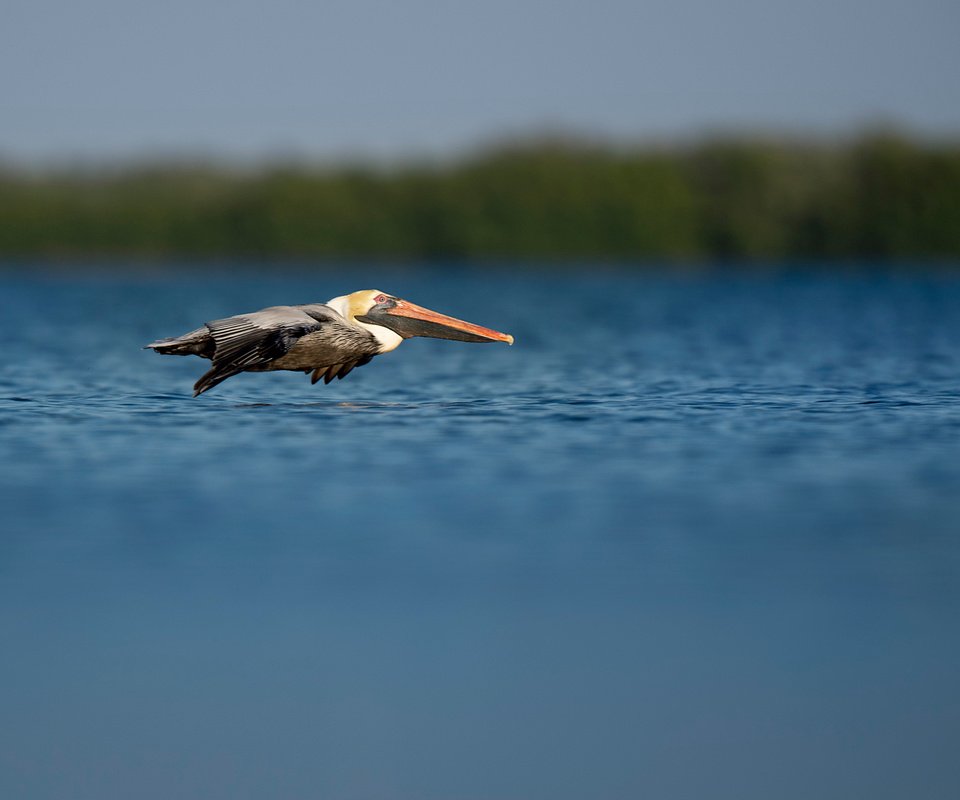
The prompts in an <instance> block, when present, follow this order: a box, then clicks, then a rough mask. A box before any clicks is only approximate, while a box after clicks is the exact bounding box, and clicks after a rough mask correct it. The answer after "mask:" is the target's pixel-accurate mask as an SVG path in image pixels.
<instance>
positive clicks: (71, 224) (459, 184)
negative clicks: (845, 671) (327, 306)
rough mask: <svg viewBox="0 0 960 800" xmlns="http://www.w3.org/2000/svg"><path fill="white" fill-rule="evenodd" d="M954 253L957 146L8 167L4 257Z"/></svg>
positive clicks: (879, 138)
mask: <svg viewBox="0 0 960 800" xmlns="http://www.w3.org/2000/svg"><path fill="white" fill-rule="evenodd" d="M103 255H118V256H147V257H216V256H249V257H262V256H270V257H365V258H369V257H389V258H410V259H421V258H461V259H470V258H530V259H586V258H603V259H651V258H656V259H667V260H677V261H682V260H696V259H704V258H730V259H758V260H760V259H765V260H766V259H788V258H834V259H837V258H839V259H845V258H861V257H884V258H900V257H924V258H957V257H960V142H949V143H942V142H941V143H931V142H918V141H911V140H909V139H907V138H903V137H897V136H892V135H871V136H866V137H863V138H860V139H858V140H856V141H852V142H847V143H843V144H836V143H834V144H825V143H803V142H791V141H770V140H717V141H705V142H700V143H697V144H690V145H687V146H683V147H674V148H666V147H654V146H647V147H636V148H626V147H614V146H601V145H591V144H584V143H577V142H570V141H538V142H528V143H525V144H517V145H512V146H501V147H499V148H495V149H490V150H488V151H485V152H483V153H481V154H479V155H475V156H472V157H465V158H462V159H461V160H459V161H454V162H449V163H440V164H424V163H410V164H407V165H400V166H393V167H390V168H386V167H382V166H381V167H377V166H362V165H361V166H358V165H342V166H325V167H320V166H306V165H296V166H271V167H262V168H258V169H246V170H244V169H239V168H233V169H231V168H224V167H213V166H197V165H192V166H184V165H170V164H166V165H152V166H139V167H136V166H129V167H126V168H114V169H112V170H89V169H88V170H85V171H84V170H68V169H61V170H46V171H40V172H37V171H28V170H23V169H21V170H17V169H12V168H7V169H0V256H7V257H11V256H43V257H75V256H103Z"/></svg>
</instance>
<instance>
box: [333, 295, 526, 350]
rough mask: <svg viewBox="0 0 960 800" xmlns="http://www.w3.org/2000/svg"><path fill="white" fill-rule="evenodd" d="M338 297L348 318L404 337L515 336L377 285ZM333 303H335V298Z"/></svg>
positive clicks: (508, 339)
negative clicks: (433, 308)
mask: <svg viewBox="0 0 960 800" xmlns="http://www.w3.org/2000/svg"><path fill="white" fill-rule="evenodd" d="M337 300H343V301H345V302H343V303H342V305H343V308H344V310H345V311H346V313H345V314H344V316H346V317H347V319H349V320H351V321H353V322H358V323H360V324H362V325H364V326H365V327H366V326H370V325H375V326H378V327H381V328H386V329H387V330H389V331H392V332H393V333H395V334H396V335H397V336H399V337H400V338H401V339H409V338H411V337H413V336H426V337H429V338H431V339H455V340H457V341H460V342H506V343H507V344H513V337H512V336H511V335H510V334H508V333H500V332H499V331H495V330H492V329H490V328H484V327H482V326H480V325H474V324H473V323H472V322H464V321H463V320H462V319H456V318H455V317H448V316H447V315H446V314H439V313H437V312H436V311H431V310H430V309H428V308H423V307H422V306H418V305H415V304H414V303H411V302H409V301H407V300H401V299H400V298H399V297H394V296H393V295H392V294H387V293H386V292H381V291H380V290H378V289H364V290H363V291H360V292H354V293H353V294H349V295H346V296H345V297H343V298H337ZM330 305H333V301H331V303H330ZM341 313H342V312H341ZM397 344H399V341H397ZM394 346H396V345H394Z"/></svg>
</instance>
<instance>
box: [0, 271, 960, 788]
mask: <svg viewBox="0 0 960 800" xmlns="http://www.w3.org/2000/svg"><path fill="white" fill-rule="evenodd" d="M122 274H123V273H121V272H118V271H107V270H101V271H89V270H88V271H87V272H83V273H78V272H72V273H71V272H69V271H62V272H51V271H48V270H43V269H39V268H30V269H27V268H22V269H17V270H11V271H8V272H7V273H5V274H3V275H2V276H0V331H2V341H3V354H4V355H3V358H2V360H0V453H2V462H0V508H2V520H3V521H2V534H0V642H2V656H0V720H2V723H0V797H4V798H7V797H9V798H28V799H32V798H44V799H46V798H51V799H52V798H64V797H70V798H72V799H74V800H85V799H86V798H90V800H94V799H96V800H103V799H104V798H130V797H136V798H140V799H142V800H150V799H151V798H157V800H161V798H162V799H163V800H167V799H168V798H172V797H176V798H204V799H205V800H207V799H210V800H216V798H224V799H226V798H230V799H231V800H233V799H235V798H251V799H252V798H266V797H269V798H281V799H283V798H323V800H339V798H343V799H344V800H347V799H351V800H352V799H353V798H356V799H357V800H361V799H363V798H370V799H376V798H383V799H384V800H387V799H388V798H416V799H417V800H433V799H434V798H435V799H436V800H449V799H450V798H453V799H455V800H459V799H461V798H463V799H464V800H473V799H476V800H498V799H499V798H504V799H505V800H537V799H538V798H543V799H544V800H564V799H565V798H571V800H572V799H573V798H591V799H593V798H601V799H602V798H637V797H657V798H702V797H711V798H740V799H742V800H749V799H750V798H773V797H776V798H781V799H785V800H789V798H810V797H817V798H854V797H869V798H871V800H874V799H875V798H902V797H923V798H928V799H929V798H954V797H957V796H960V760H958V759H957V758H956V753H957V749H958V746H960V678H958V675H960V625H958V619H960V617H958V612H960V277H958V275H957V274H956V273H953V274H951V273H950V272H931V271H924V270H921V269H910V268H908V267H906V266H905V267H903V268H902V269H899V270H894V271H889V270H887V271H883V272H879V273H877V272H858V273H851V272H840V273H837V272H835V271H834V272H831V271H828V270H824V269H820V270H810V271H776V272H757V271H737V270H733V269H730V268H727V269H723V270H717V271H710V272H706V273H695V274H686V275H684V274H681V275H671V274H668V273H666V272H658V271H650V270H645V271H641V270H605V269H596V270H588V269H586V268H584V269H580V270H576V271H569V270H557V269H549V268H547V267H544V266H540V267H537V268H534V269H519V268H518V269H509V268H506V267H498V268H492V267H491V268H484V269H481V268H475V269H472V270H467V269H464V268H453V267H451V268H447V269H439V268H433V269H425V268H423V269H419V268H414V267H409V266H408V267H394V268H388V267H386V266H381V267H367V266H362V265H354V266H351V267H343V268H340V269H331V268H327V269H325V270H321V271H313V272H311V271H305V270H293V269H290V268H282V267H278V266H273V265H266V266H264V267H263V268H261V269H256V270H250V269H245V270H241V269H239V268H238V269H227V268H221V269H218V270H216V271H214V272H213V273H211V272H209V271H208V270H201V269H199V268H196V269H191V268H189V266H184V265H180V266H179V268H178V269H176V270H164V269H160V268H159V267H153V268H150V269H148V270H145V271H143V272H140V273H136V274H137V275H138V276H137V277H129V274H130V273H127V275H128V276H123V277H121V275H122ZM78 275H79V277H78ZM360 288H379V289H382V290H384V291H388V292H391V293H393V294H397V295H399V296H402V297H405V298H408V299H410V300H412V301H414V302H416V303H419V304H422V305H425V306H428V307H431V308H435V309H437V310H440V311H443V312H446V313H450V314H453V315H455V316H459V317H462V318H465V319H469V320H471V321H475V322H478V323H480V324H483V325H488V326H491V327H494V328H497V329H499V330H503V331H507V332H510V333H513V334H514V335H515V336H516V339H517V343H516V345H515V346H514V347H512V348H510V347H506V346H503V345H499V344H498V345H493V344H491V345H482V346H481V345H473V344H465V343H459V342H447V341H431V340H419V339H418V340H412V341H409V342H406V343H404V344H403V345H402V346H401V347H400V348H399V350H397V351H396V352H394V353H391V354H388V355H385V356H382V357H379V358H377V359H375V360H374V361H373V363H371V364H370V365H368V366H365V367H363V368H361V369H358V370H356V371H354V372H353V373H352V374H351V375H350V376H349V377H348V378H347V379H345V380H343V381H340V382H334V383H333V384H331V385H330V386H323V385H322V384H320V385H317V386H311V385H310V382H309V379H308V378H307V377H306V376H304V375H302V374H297V373H272V374H248V375H241V376H238V377H236V378H232V379H230V380H229V381H227V382H226V383H224V384H222V385H221V386H218V387H217V388H215V389H214V390H212V391H211V392H209V393H208V394H205V395H203V396H202V397H200V398H198V399H193V398H192V397H191V396H190V395H191V391H190V389H191V386H192V383H193V381H194V380H195V379H196V378H197V377H198V376H199V375H200V374H201V372H203V371H204V369H205V364H206V362H201V361H200V360H198V359H194V358H171V357H161V356H158V355H156V354H154V353H152V352H149V351H143V350H141V349H140V348H141V346H142V345H143V344H145V343H147V342H149V341H152V340H153V339H155V338H158V337H162V336H170V335H176V334H179V333H182V332H185V331H187V330H189V329H192V328H194V327H196V326H197V325H198V324H199V323H201V322H203V321H204V320H209V319H215V318H218V317H223V316H227V315H230V314H233V313H238V312H242V311H251V310H255V309H258V308H261V307H264V306H268V305H272V304H277V303H299V302H310V301H322V300H326V299H328V298H329V297H331V296H334V295H338V294H342V293H346V292H349V291H353V290H356V289H360Z"/></svg>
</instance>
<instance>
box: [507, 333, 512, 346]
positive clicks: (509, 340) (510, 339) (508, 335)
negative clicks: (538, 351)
mask: <svg viewBox="0 0 960 800" xmlns="http://www.w3.org/2000/svg"><path fill="white" fill-rule="evenodd" d="M505 341H506V343H507V344H508V345H512V344H513V336H511V335H510V334H509V333H508V334H507V336H506V339H505Z"/></svg>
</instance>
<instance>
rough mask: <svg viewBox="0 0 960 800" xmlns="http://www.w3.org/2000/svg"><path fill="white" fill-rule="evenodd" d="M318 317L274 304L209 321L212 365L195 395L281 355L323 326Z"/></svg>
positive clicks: (196, 385) (194, 392)
mask: <svg viewBox="0 0 960 800" xmlns="http://www.w3.org/2000/svg"><path fill="white" fill-rule="evenodd" d="M331 313H334V312H331ZM318 316H319V315H312V316H311V315H310V314H307V313H306V312H305V311H302V310H301V309H299V308H295V307H293V306H275V307H274V308H265V309H264V310H263V311H256V312H254V313H252V314H239V315H237V316H235V317H227V318H226V319H217V320H213V321H212V322H208V323H206V327H207V329H208V330H209V331H210V335H211V336H212V337H213V341H214V347H215V349H214V353H213V358H212V359H211V360H212V361H213V367H212V368H211V369H210V371H209V372H207V373H205V374H204V375H203V376H202V377H201V378H200V380H198V381H197V382H196V384H195V385H194V387H193V395H194V397H196V396H197V395H199V394H202V393H203V392H205V391H207V390H208V389H212V388H213V387H214V386H216V385H217V384H218V383H220V382H222V381H225V380H226V379H227V378H229V377H231V376H233V375H236V374H237V373H238V372H243V371H244V370H246V369H250V368H252V367H257V366H261V365H264V364H269V363H270V362H271V361H275V360H276V359H278V358H280V357H281V356H283V355H284V354H285V353H287V351H288V350H290V348H291V347H293V346H294V344H296V343H297V341H298V340H299V339H300V338H301V337H302V336H304V335H306V334H308V333H313V332H315V331H319V330H321V329H322V328H323V326H324V324H325V323H326V320H324V319H322V318H318Z"/></svg>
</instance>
